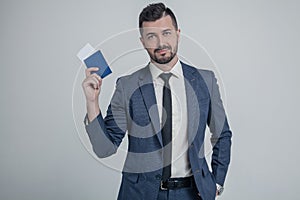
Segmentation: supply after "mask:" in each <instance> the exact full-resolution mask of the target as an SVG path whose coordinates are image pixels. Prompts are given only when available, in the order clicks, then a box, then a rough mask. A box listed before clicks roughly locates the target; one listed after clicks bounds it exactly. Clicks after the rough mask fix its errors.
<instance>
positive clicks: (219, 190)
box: [217, 184, 224, 196]
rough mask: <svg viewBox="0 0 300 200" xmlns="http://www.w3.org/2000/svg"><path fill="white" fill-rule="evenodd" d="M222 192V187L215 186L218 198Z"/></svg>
mask: <svg viewBox="0 0 300 200" xmlns="http://www.w3.org/2000/svg"><path fill="white" fill-rule="evenodd" d="M223 191H224V187H223V186H221V185H219V184H217V195H218V196H220V195H221V194H222V193H223Z"/></svg>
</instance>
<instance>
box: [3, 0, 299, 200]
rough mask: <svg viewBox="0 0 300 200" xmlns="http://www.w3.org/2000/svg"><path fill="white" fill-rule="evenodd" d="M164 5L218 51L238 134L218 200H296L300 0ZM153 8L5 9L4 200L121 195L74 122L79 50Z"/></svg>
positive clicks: (110, 4) (73, 4)
mask: <svg viewBox="0 0 300 200" xmlns="http://www.w3.org/2000/svg"><path fill="white" fill-rule="evenodd" d="M165 2H166V4H167V5H168V6H169V7H171V8H172V9H173V10H174V12H175V14H176V15H177V18H178V21H179V25H180V27H181V30H182V32H183V33H185V34H187V35H189V36H191V37H192V38H194V39H195V40H196V41H198V42H199V43H201V44H202V45H203V46H204V47H205V48H206V49H207V51H208V52H209V53H210V55H211V57H212V58H213V60H214V61H215V63H216V64H217V66H218V70H219V73H220V75H221V77H222V82H223V84H224V90H225V94H226V110H227V113H228V115H229V119H230V124H231V127H232V130H233V133H234V136H233V148H232V150H233V151H232V164H231V166H230V170H229V173H228V178H227V180H226V185H225V187H226V190H225V192H224V195H223V196H222V197H220V198H219V199H224V200H225V199H296V198H297V196H298V191H297V189H298V188H297V186H298V184H299V178H300V173H299V170H298V169H299V166H298V165H299V163H300V158H299V154H298V149H297V145H298V143H299V142H298V141H299V139H300V136H299V130H298V123H299V116H298V113H299V111H300V110H299V105H298V102H299V100H300V95H299V90H297V86H298V85H299V84H300V81H299V79H298V73H299V71H300V70H299V69H298V68H299V66H300V61H299V52H300V48H299V47H300V40H299V34H300V24H299V18H300V13H299V10H300V4H299V3H298V1H296V0H295V1H292V0H288V1H283V0H282V1H274V0H273V1H271V0H264V1H238V0H236V1H233V0H228V1H178V2H175V1H165ZM148 3H150V1H140V0H135V1H133V0H131V1H119V2H117V1H113V0H111V1H100V0H98V1H96V0H95V1H92V0H89V1H38V0H36V1H21V0H20V1H13V0H6V1H4V0H1V1H0V25H1V26H0V27H1V28H0V30H1V37H0V44H1V45H0V56H1V59H0V63H1V73H0V76H1V77H0V81H1V82H0V88H1V99H0V106H1V107H0V108H1V112H0V123H1V124H0V134H1V138H0V158H1V161H0V163H1V164H0V199H1V200H2V199H3V200H12V199H30V200H31V199H49V200H50V199H78V200H79V199H90V200H93V199H115V197H116V195H117V191H118V187H119V181H120V173H119V172H118V171H116V170H113V169H111V168H109V167H106V166H105V165H102V164H101V163H100V162H99V161H98V160H96V159H94V158H93V156H91V155H90V154H89V153H88V151H87V150H86V148H85V147H84V145H82V142H81V139H80V137H78V133H77V129H76V126H75V125H76V120H73V110H72V99H73V98H72V97H73V85H75V86H76V84H74V80H75V77H76V73H77V72H78V69H80V65H81V64H80V61H79V60H78V59H77V58H76V54H77V52H78V50H79V49H80V48H81V47H82V46H83V45H85V44H86V43H87V42H90V43H91V44H92V45H97V44H99V43H100V42H102V41H103V40H105V39H107V38H108V37H110V36H111V35H113V34H116V33H119V32H121V31H124V30H128V29H132V28H136V26H137V17H138V14H139V12H140V11H141V9H142V8H143V7H144V6H145V5H147V4H148ZM137 39H138V38H137ZM145 58H146V57H145ZM145 62H147V60H145ZM126 67H128V68H126V69H123V70H124V71H129V70H130V66H126ZM115 70H116V71H118V69H115ZM81 77H83V75H82V76H81ZM79 81H81V80H79ZM114 81H115V80H113V78H112V77H111V78H110V79H107V83H104V88H105V87H106V88H110V90H111V88H113V85H114ZM75 82H76V81H75ZM75 89H76V88H75ZM77 90H78V91H80V90H81V88H79V89H78V88H77ZM297 91H298V92H297ZM105 99H109V98H105ZM105 101H108V100H105ZM83 104H84V102H83ZM104 104H106V102H105V103H104ZM82 106H83V107H84V105H82ZM106 106H107V105H104V107H106ZM74 112H75V114H76V110H75V111H74ZM82 117H83V116H82Z"/></svg>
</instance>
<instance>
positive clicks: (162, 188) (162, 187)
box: [160, 181, 168, 190]
mask: <svg viewBox="0 0 300 200" xmlns="http://www.w3.org/2000/svg"><path fill="white" fill-rule="evenodd" d="M160 189H161V190H168V188H164V186H163V181H160Z"/></svg>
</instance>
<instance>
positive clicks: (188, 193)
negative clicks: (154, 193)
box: [157, 187, 202, 200]
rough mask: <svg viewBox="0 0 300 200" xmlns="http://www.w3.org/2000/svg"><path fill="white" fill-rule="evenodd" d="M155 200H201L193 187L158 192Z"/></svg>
mask: <svg viewBox="0 0 300 200" xmlns="http://www.w3.org/2000/svg"><path fill="white" fill-rule="evenodd" d="M157 200H202V198H201V197H200V196H199V195H198V191H197V189H196V188H195V187H187V188H180V189H176V190H159V193H158V197H157Z"/></svg>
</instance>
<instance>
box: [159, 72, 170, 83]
mask: <svg viewBox="0 0 300 200" xmlns="http://www.w3.org/2000/svg"><path fill="white" fill-rule="evenodd" d="M171 76H172V73H161V74H160V75H159V77H160V78H162V80H164V82H165V83H168V82H169V79H170V77H171Z"/></svg>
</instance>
